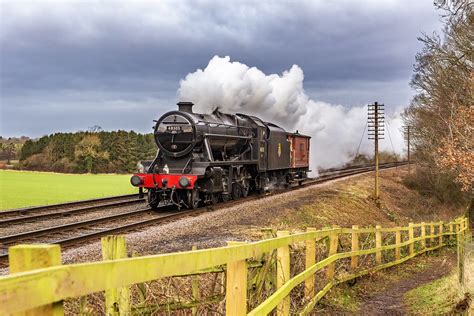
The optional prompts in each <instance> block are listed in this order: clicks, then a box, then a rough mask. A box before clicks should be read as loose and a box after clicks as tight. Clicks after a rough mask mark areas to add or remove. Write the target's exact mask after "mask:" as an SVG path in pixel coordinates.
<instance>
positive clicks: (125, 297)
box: [101, 235, 130, 315]
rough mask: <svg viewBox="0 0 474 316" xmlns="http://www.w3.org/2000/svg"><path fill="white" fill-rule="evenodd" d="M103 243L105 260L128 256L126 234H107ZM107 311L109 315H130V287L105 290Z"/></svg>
mask: <svg viewBox="0 0 474 316" xmlns="http://www.w3.org/2000/svg"><path fill="white" fill-rule="evenodd" d="M101 243H102V259H103V260H114V259H122V258H127V245H126V243H125V236H115V235H110V236H105V237H102V239H101ZM105 312H106V314H107V315H130V289H129V287H127V286H122V287H119V288H116V289H107V290H105Z"/></svg>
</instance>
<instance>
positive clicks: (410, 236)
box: [408, 223, 415, 255]
mask: <svg viewBox="0 0 474 316" xmlns="http://www.w3.org/2000/svg"><path fill="white" fill-rule="evenodd" d="M414 236H415V233H414V231H413V223H409V224H408V240H409V242H410V245H409V249H410V255H412V254H414V253H415V243H414V242H413V238H414Z"/></svg>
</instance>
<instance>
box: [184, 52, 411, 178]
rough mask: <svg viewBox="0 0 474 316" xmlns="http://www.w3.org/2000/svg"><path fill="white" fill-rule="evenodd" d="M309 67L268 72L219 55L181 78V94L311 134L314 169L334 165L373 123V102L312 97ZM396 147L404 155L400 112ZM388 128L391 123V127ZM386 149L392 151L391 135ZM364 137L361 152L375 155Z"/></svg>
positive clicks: (208, 107)
mask: <svg viewBox="0 0 474 316" xmlns="http://www.w3.org/2000/svg"><path fill="white" fill-rule="evenodd" d="M303 79H304V74H303V70H301V68H300V67H298V66H297V65H293V66H292V67H291V69H290V70H288V71H284V72H283V74H282V75H278V74H271V75H266V74H264V73H263V72H262V71H260V70H259V69H257V68H255V67H248V66H247V65H245V64H242V63H239V62H231V61H230V58H229V57H224V58H221V57H218V56H214V57H213V58H212V59H211V60H210V61H209V64H208V65H207V67H206V68H205V69H204V70H201V69H198V70H196V71H195V72H193V73H190V74H188V75H187V76H186V78H185V79H183V80H181V82H180V88H179V90H178V97H179V99H180V100H181V101H191V102H193V103H194V104H195V111H196V112H200V113H210V112H212V111H213V110H214V109H215V108H216V107H219V108H220V109H221V110H222V111H223V112H227V113H246V114H252V115H255V116H258V117H260V118H261V119H263V120H265V121H269V122H273V123H275V124H278V125H280V126H282V127H283V128H285V129H287V130H288V131H294V130H299V132H300V133H302V134H306V135H310V136H311V137H312V139H311V155H312V158H311V160H312V161H311V163H312V165H311V168H312V169H313V170H317V168H329V167H336V166H340V165H342V164H344V163H346V162H348V161H349V160H350V159H351V158H352V156H351V155H353V154H354V152H355V151H356V150H357V147H358V145H359V141H360V138H361V135H362V132H363V130H364V127H365V123H366V121H367V106H358V107H352V108H347V107H344V106H342V105H333V104H329V103H325V102H319V101H314V100H311V99H310V98H309V97H308V96H307V95H306V93H305V91H304V88H303ZM386 121H387V122H388V126H389V129H390V135H391V138H392V141H393V146H394V149H395V152H396V153H397V154H402V153H403V148H404V141H403V137H402V135H401V133H400V128H401V126H402V120H401V118H400V113H397V114H395V115H393V116H392V117H387V118H386ZM385 129H386V130H387V129H388V128H387V126H386V127H385ZM385 134H386V135H385V140H384V141H382V143H381V150H387V151H390V152H392V151H393V149H392V146H391V144H390V139H389V137H388V133H387V132H385ZM372 146H373V145H372V144H371V143H369V142H368V141H367V135H364V139H363V141H362V146H361V149H360V153H365V154H369V155H370V154H371V152H372Z"/></svg>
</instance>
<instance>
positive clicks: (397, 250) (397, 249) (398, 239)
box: [395, 227, 402, 261]
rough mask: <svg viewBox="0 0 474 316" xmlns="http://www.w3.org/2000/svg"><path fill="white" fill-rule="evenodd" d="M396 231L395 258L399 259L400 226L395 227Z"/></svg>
mask: <svg viewBox="0 0 474 316" xmlns="http://www.w3.org/2000/svg"><path fill="white" fill-rule="evenodd" d="M397 228H398V229H397V231H396V232H395V246H396V247H395V260H397V261H398V260H400V243H401V242H402V232H401V231H400V227H397Z"/></svg>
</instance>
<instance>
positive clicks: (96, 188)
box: [0, 170, 138, 210]
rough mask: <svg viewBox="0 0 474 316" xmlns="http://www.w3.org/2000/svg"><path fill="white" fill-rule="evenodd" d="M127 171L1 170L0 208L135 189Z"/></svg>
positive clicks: (69, 199)
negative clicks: (67, 172) (71, 172)
mask: <svg viewBox="0 0 474 316" xmlns="http://www.w3.org/2000/svg"><path fill="white" fill-rule="evenodd" d="M129 179H130V175H115V174H99V175H91V174H86V175H82V174H61V173H51V172H33V171H13V170H0V210H5V209H11V208H19V207H26V206H34V205H46V204H54V203H61V202H68V201H77V200H84V199H93V198H99V197H106V196H113V195H121V194H129V193H135V192H138V190H137V189H136V188H134V187H132V185H131V184H130V181H129Z"/></svg>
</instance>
